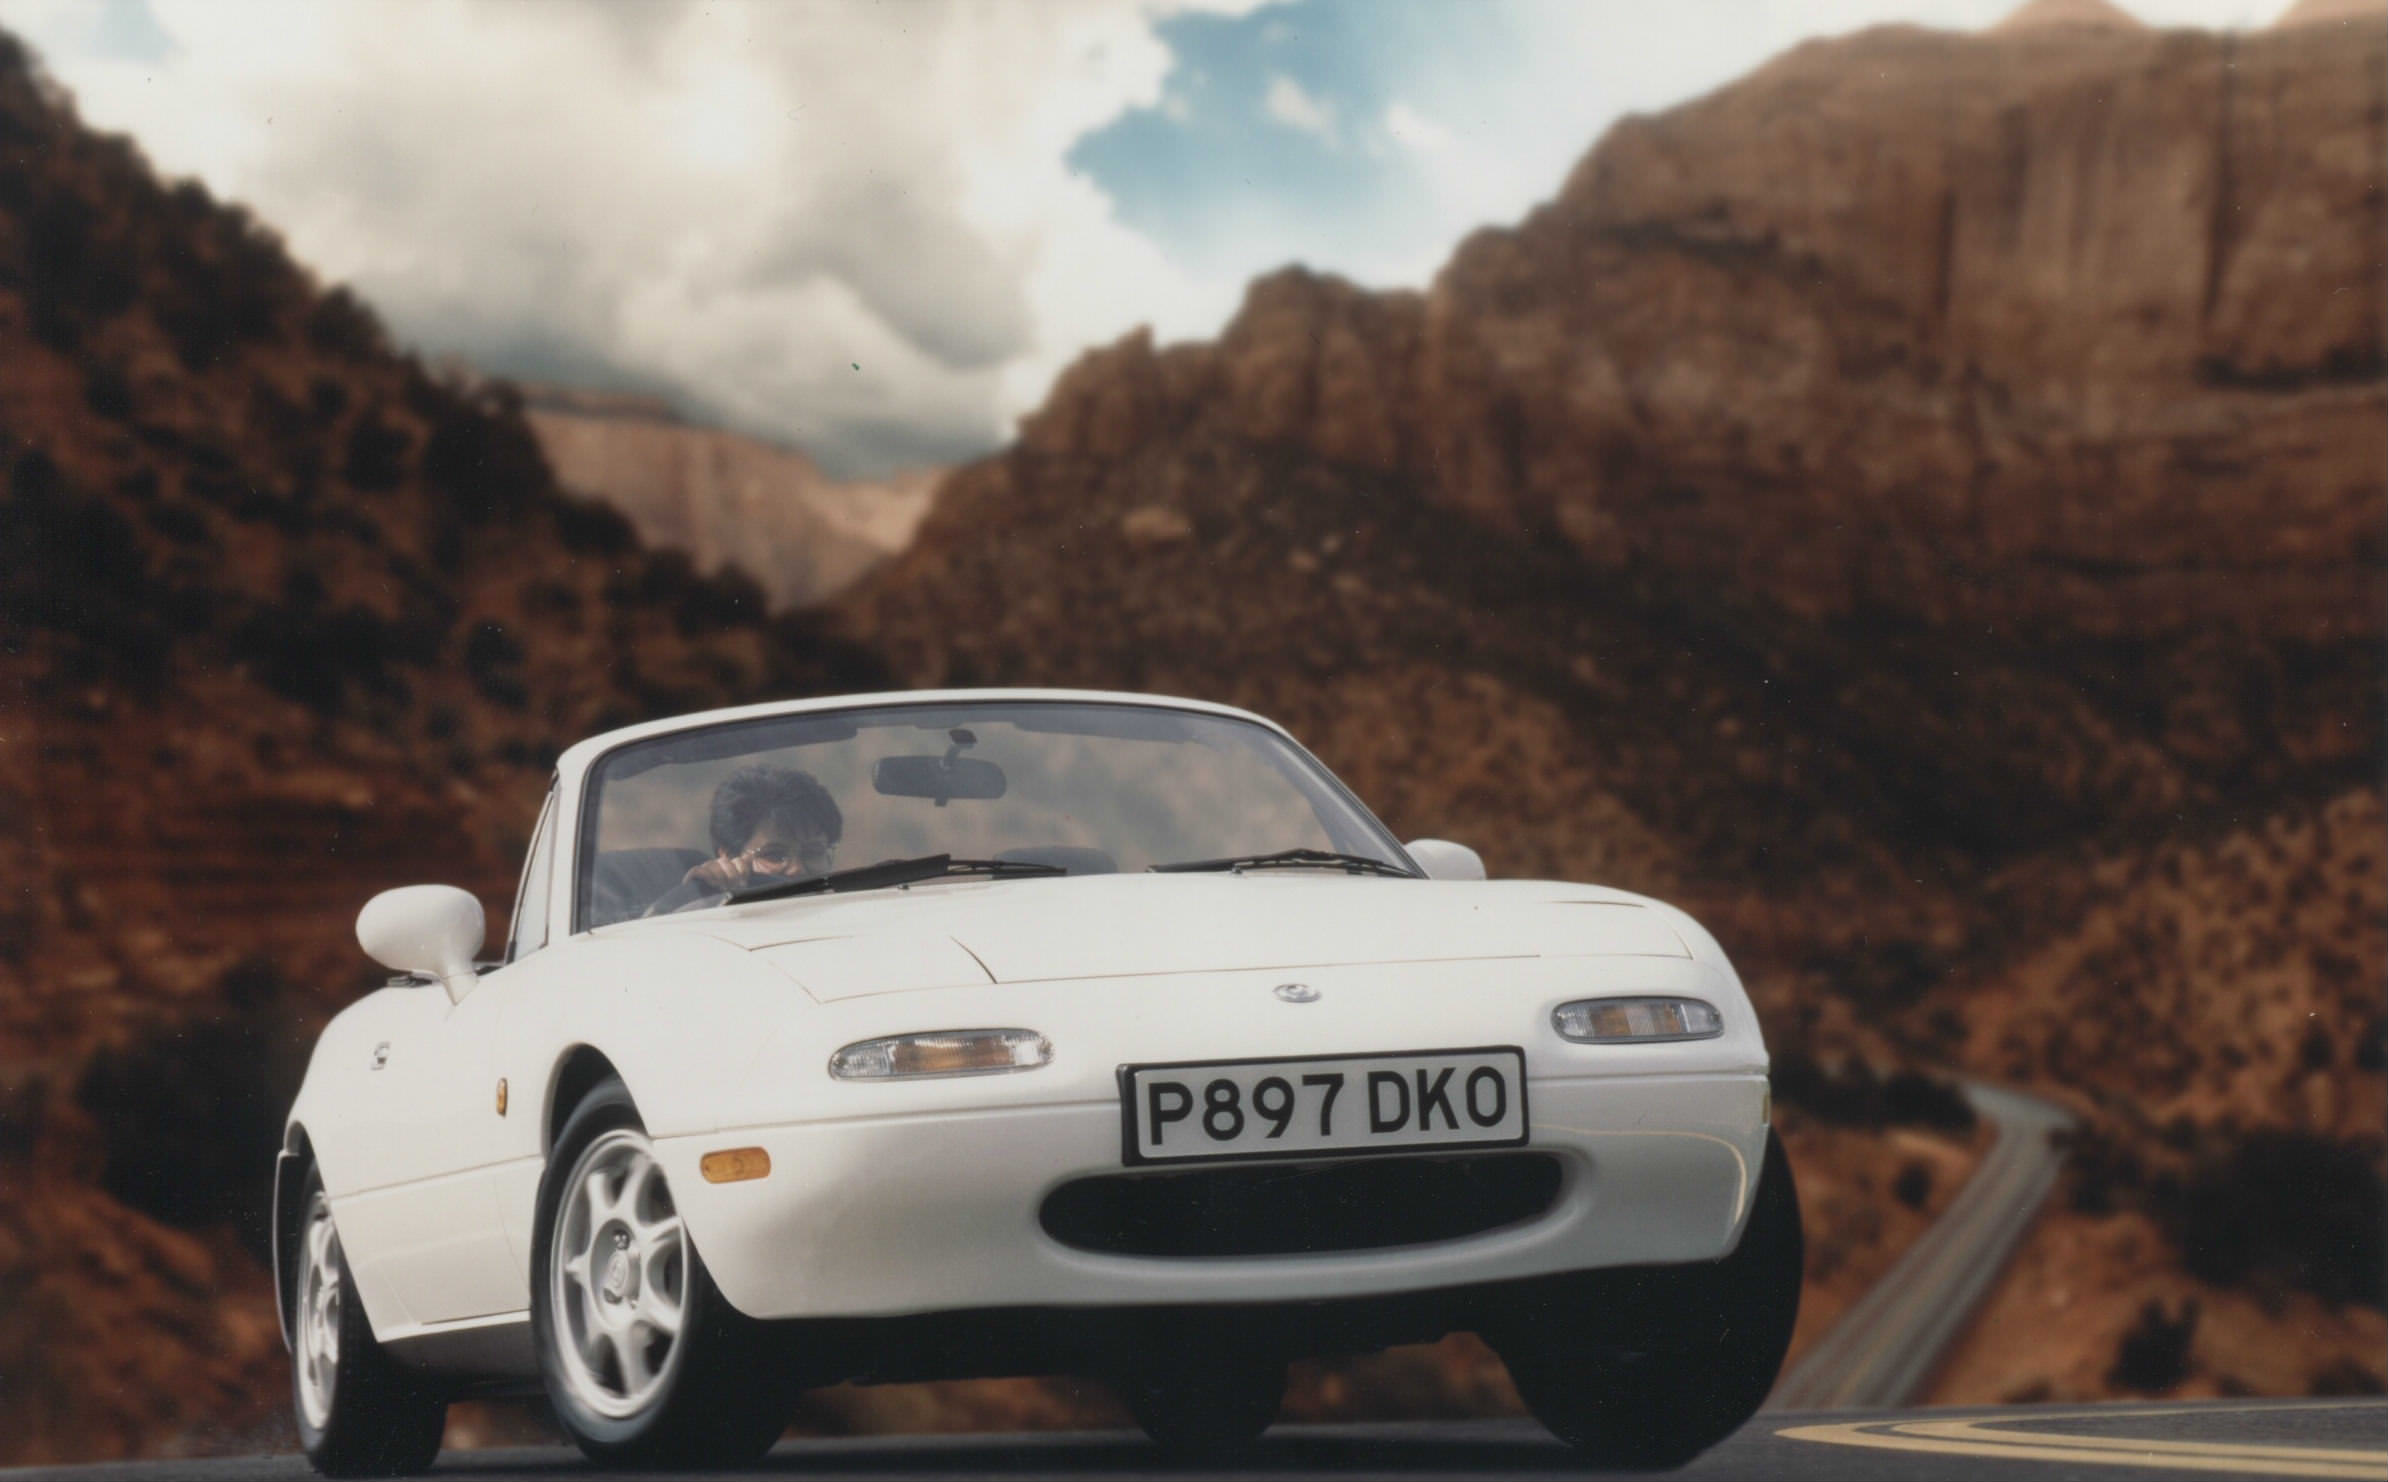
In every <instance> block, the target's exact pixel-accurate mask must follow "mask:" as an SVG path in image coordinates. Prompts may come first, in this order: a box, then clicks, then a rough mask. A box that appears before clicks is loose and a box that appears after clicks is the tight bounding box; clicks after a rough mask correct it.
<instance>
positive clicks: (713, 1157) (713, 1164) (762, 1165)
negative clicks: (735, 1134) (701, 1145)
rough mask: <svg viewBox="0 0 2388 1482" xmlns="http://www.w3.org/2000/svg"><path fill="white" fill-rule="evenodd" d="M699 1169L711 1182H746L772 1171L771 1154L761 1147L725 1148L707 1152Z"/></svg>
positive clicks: (699, 1164)
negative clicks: (716, 1151)
mask: <svg viewBox="0 0 2388 1482" xmlns="http://www.w3.org/2000/svg"><path fill="white" fill-rule="evenodd" d="M697 1169H698V1171H699V1172H701V1173H703V1174H704V1175H705V1182H707V1183H709V1184H735V1183H744V1182H745V1181H746V1180H748V1179H750V1178H761V1177H763V1176H764V1175H765V1174H767V1173H769V1172H770V1171H771V1155H770V1154H769V1153H767V1152H764V1151H763V1150H762V1149H761V1148H724V1149H722V1150H721V1151H720V1152H718V1153H707V1154H705V1156H704V1159H703V1161H701V1162H699V1163H698V1164H697Z"/></svg>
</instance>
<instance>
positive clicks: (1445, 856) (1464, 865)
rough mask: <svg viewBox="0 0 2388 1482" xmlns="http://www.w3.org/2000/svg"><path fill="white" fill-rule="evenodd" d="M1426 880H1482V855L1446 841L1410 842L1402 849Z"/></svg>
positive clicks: (1418, 840)
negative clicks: (1420, 870)
mask: <svg viewBox="0 0 2388 1482" xmlns="http://www.w3.org/2000/svg"><path fill="white" fill-rule="evenodd" d="M1404 847H1406V848H1407V849H1408V850H1409V851H1410V858H1412V859H1414V860H1416V861H1417V862H1418V867H1419V868H1420V869H1422V870H1424V871H1426V878H1427V879H1429V880H1481V879H1483V878H1484V856H1482V855H1480V854H1478V853H1477V852H1476V851H1475V850H1473V849H1470V848H1469V847H1468V846H1467V845H1465V844H1454V843H1452V842H1451V841H1450V840H1449V839H1412V840H1410V842H1409V843H1408V844H1407V845H1406V846H1404Z"/></svg>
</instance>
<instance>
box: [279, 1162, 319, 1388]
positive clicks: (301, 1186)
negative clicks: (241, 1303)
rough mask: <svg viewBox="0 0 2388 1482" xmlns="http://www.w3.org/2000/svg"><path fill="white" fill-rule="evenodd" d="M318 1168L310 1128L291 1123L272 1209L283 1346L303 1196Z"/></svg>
mask: <svg viewBox="0 0 2388 1482" xmlns="http://www.w3.org/2000/svg"><path fill="white" fill-rule="evenodd" d="M314 1167H315V1148H314V1145H313V1144H312V1143H310V1142H309V1141H308V1140H307V1129H306V1128H305V1127H304V1126H303V1125H301V1124H300V1123H298V1122H295V1121H294V1122H292V1123H291V1124H290V1126H289V1127H288V1128H287V1129H285V1130H284V1132H283V1134H282V1149H281V1151H280V1152H279V1153H277V1154H275V1156H274V1198H273V1204H272V1206H271V1211H272V1212H271V1219H272V1221H273V1223H272V1225H271V1229H272V1231H273V1263H274V1267H273V1276H274V1320H275V1322H276V1323H277V1324H279V1325H280V1327H281V1329H282V1346H283V1347H284V1348H285V1349H287V1348H289V1347H290V1345H291V1342H292V1339H293V1334H292V1332H291V1326H290V1323H291V1307H292V1300H291V1297H292V1293H291V1290H290V1284H291V1282H292V1281H293V1280H295V1279H296V1278H297V1275H298V1238H299V1225H300V1222H301V1221H303V1220H304V1219H305V1218H306V1213H307V1212H306V1210H305V1208H304V1207H303V1206H302V1204H301V1196H302V1195H303V1194H304V1193H305V1191H306V1187H307V1174H308V1173H309V1172H310V1171H311V1170H312V1169H313V1168H314Z"/></svg>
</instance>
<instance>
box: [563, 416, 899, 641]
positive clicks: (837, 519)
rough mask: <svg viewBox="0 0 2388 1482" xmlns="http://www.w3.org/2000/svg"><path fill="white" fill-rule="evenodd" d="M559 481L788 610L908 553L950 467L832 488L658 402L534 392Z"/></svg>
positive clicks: (798, 465)
mask: <svg viewBox="0 0 2388 1482" xmlns="http://www.w3.org/2000/svg"><path fill="white" fill-rule="evenodd" d="M527 394H528V396H529V401H530V405H529V407H528V409H527V410H528V417H529V421H530V425H531V431H532V432H533V433H535V434H536V435H537V436H538V439H539V448H540V451H541V452H542V453H543V454H545V455H546V458H547V461H548V463H549V465H550V466H551V467H553V468H554V469H555V471H556V478H557V479H558V481H559V482H561V483H562V484H563V486H564V487H565V488H566V489H568V490H571V491H572V492H574V493H576V494H580V495H584V496H587V497H590V498H594V499H601V500H603V501H604V502H606V503H607V504H610V505H612V506H613V507H614V508H616V509H618V510H620V511H621V512H622V513H623V514H624V515H627V516H628V517H629V519H630V523H631V524H632V525H633V526H635V527H636V528H637V530H638V533H639V535H640V538H642V539H643V540H645V541H646V543H647V544H649V545H652V546H657V547H662V548H666V549H670V550H679V551H685V552H687V553H688V555H689V557H690V559H691V560H693V561H694V562H695V563H696V566H697V569H698V570H699V571H703V572H706V573H709V574H710V573H716V572H719V571H721V570H723V569H724V568H727V567H733V566H734V567H736V568H737V569H738V570H739V571H741V572H743V573H745V574H746V575H748V576H751V577H752V578H753V579H754V580H755V581H756V582H757V583H759V584H760V585H761V586H762V588H763V591H764V594H765V595H766V596H767V597H769V598H770V600H771V602H772V604H773V605H774V606H777V607H806V606H810V605H812V604H814V603H817V602H820V601H823V600H826V599H827V598H829V597H831V596H834V595H835V594H837V593H838V592H841V591H843V590H845V589H846V588H847V587H849V586H851V585H853V583H854V582H855V580H856V579H857V578H859V577H860V576H861V575H862V574H863V573H864V572H865V571H868V570H869V569H870V568H871V567H872V566H874V565H876V564H877V563H878V562H880V561H882V560H884V559H886V557H887V556H888V555H889V554H891V553H892V552H895V551H898V550H901V549H903V547H904V545H905V543H906V542H907V541H909V540H911V538H912V531H913V528H914V527H915V526H917V525H918V524H919V523H920V518H921V516H922V515H923V514H925V513H927V511H928V507H929V499H930V497H931V495H933V494H934V493H935V492H936V486H937V480H938V478H939V477H940V476H941V474H942V473H943V470H942V469H934V468H928V469H913V470H907V471H905V472H901V473H896V474H892V475H890V476H888V477H887V478H884V479H867V480H851V481H841V480H837V479H832V478H830V477H829V476H828V475H826V474H824V473H822V472H821V470H820V468H819V467H818V466H817V465H815V464H814V463H813V461H812V460H811V459H810V458H807V457H806V456H804V454H802V453H800V452H797V451H795V450H793V449H790V448H781V447H774V446H772V445H771V444H769V443H763V442H758V441H756V440H755V439H753V438H750V437H741V436H739V435H738V434H736V433H732V432H723V431H720V430H719V429H716V428H710V427H698V426H693V425H691V424H689V423H687V422H685V421H683V420H681V419H680V418H679V417H678V416H676V415H674V414H673V413H672V411H671V410H670V408H668V407H665V406H663V405H661V404H659V403H656V402H654V401H652V400H648V399H644V398H634V397H620V396H596V395H591V394H589V393H587V392H574V391H569V390H565V389H562V388H554V387H532V388H530V389H529V391H528V393H527Z"/></svg>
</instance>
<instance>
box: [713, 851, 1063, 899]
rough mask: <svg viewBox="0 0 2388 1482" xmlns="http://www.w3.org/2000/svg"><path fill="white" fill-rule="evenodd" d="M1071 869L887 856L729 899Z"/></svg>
mask: <svg viewBox="0 0 2388 1482" xmlns="http://www.w3.org/2000/svg"><path fill="white" fill-rule="evenodd" d="M1068 873H1069V871H1068V870H1065V869H1063V868H1062V867H1061V866H1060V865H1053V864H1043V863H1040V862H1038V861H1036V860H1029V859H956V858H954V857H953V856H952V855H950V854H924V855H922V856H921V857H920V858H918V859H883V860H881V861H879V862H878V863H877V864H867V865H857V866H855V867H854V868H853V869H850V870H831V871H830V872H829V873H828V874H826V875H808V876H806V877H805V878H804V879H802V880H784V881H781V882H780V883H779V884H776V885H761V886H757V887H756V888H754V889H752V890H739V891H733V892H732V893H731V895H730V898H729V903H730V904H731V905H733V906H743V905H745V904H746V903H747V902H748V901H775V900H784V899H786V898H787V897H789V896H791V895H818V894H821V893H823V892H825V891H835V890H883V889H885V888H887V887H888V886H891V885H911V884H914V883H915V882H918V881H921V880H943V879H946V878H948V877H950V876H955V875H990V876H993V877H994V878H995V879H998V880H1009V879H1014V878H1018V877H1021V876H1027V875H1066V874H1068Z"/></svg>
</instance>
